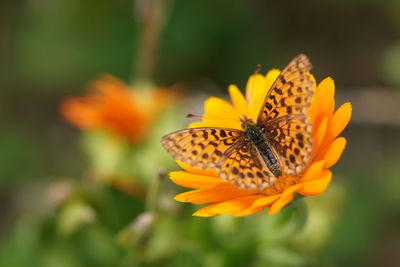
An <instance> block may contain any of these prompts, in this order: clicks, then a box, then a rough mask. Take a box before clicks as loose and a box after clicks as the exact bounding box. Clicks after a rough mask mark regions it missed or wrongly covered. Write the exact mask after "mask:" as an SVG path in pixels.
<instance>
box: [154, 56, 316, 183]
mask: <svg viewBox="0 0 400 267" xmlns="http://www.w3.org/2000/svg"><path fill="white" fill-rule="evenodd" d="M311 69H312V65H311V63H310V61H309V59H308V58H307V56H305V55H303V54H300V55H298V56H296V57H295V58H294V59H293V60H292V61H290V63H289V64H288V65H287V66H286V67H285V68H284V69H283V71H282V72H281V73H280V75H279V76H278V77H277V78H276V80H275V81H274V83H273V84H272V86H271V88H270V89H269V90H268V93H267V95H266V97H265V99H264V102H263V104H262V106H261V110H260V111H259V114H258V117H257V121H256V122H254V121H253V120H251V119H249V118H247V117H245V116H244V115H242V116H241V117H240V121H241V123H242V124H241V128H242V129H241V130H239V129H231V128H223V127H202V128H189V129H184V130H180V131H176V132H173V133H170V134H168V135H166V136H164V137H163V138H162V139H161V144H162V146H163V147H164V148H165V149H166V150H167V152H168V153H170V154H171V155H172V157H174V158H175V159H176V160H179V161H181V162H184V163H188V164H190V165H191V166H193V167H196V168H200V169H215V170H216V171H217V173H218V175H219V177H221V178H222V179H223V180H225V181H228V182H230V183H232V184H233V185H235V186H237V187H239V188H244V189H257V190H260V191H262V190H264V189H265V188H267V187H269V186H272V185H273V184H274V182H275V181H276V179H279V178H280V177H283V176H285V175H297V174H299V173H301V172H302V171H303V170H304V169H305V168H306V166H307V163H308V161H309V159H310V156H311V152H312V149H313V138H312V125H311V123H310V118H309V116H308V114H307V110H308V108H309V106H310V105H311V100H312V97H313V93H314V82H313V80H312V78H311V76H310V74H309V71H310V70H311Z"/></svg>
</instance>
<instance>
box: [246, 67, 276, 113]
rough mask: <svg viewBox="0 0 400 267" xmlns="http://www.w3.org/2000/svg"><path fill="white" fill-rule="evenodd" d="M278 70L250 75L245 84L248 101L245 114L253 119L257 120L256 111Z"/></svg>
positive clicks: (259, 108)
mask: <svg viewBox="0 0 400 267" xmlns="http://www.w3.org/2000/svg"><path fill="white" fill-rule="evenodd" d="M279 73H280V71H279V70H270V71H269V72H268V73H267V75H266V76H265V77H264V76H262V75H260V74H256V75H253V76H251V77H250V79H249V80H248V82H247V86H246V98H247V101H248V102H249V110H248V112H247V116H248V118H249V119H252V120H253V121H257V117H258V113H259V112H260V110H261V106H262V104H263V102H264V98H265V96H266V95H267V93H268V91H269V89H270V88H271V86H272V84H273V82H274V81H275V80H276V78H277V77H278V76H279Z"/></svg>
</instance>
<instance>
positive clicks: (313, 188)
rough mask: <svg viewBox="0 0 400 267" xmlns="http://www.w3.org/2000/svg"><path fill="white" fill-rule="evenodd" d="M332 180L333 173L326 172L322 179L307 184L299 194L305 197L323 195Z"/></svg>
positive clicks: (323, 173)
mask: <svg viewBox="0 0 400 267" xmlns="http://www.w3.org/2000/svg"><path fill="white" fill-rule="evenodd" d="M331 180H332V172H331V171H329V170H324V171H323V172H322V175H321V177H320V178H318V179H316V180H312V181H308V182H305V183H304V184H303V186H302V187H301V188H300V189H299V190H298V192H299V193H300V194H302V195H305V196H314V195H318V194H321V193H323V192H324V191H325V190H326V188H327V187H328V185H329V183H330V182H331Z"/></svg>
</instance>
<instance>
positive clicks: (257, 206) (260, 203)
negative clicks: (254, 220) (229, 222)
mask: <svg viewBox="0 0 400 267" xmlns="http://www.w3.org/2000/svg"><path fill="white" fill-rule="evenodd" d="M279 197H280V195H273V196H264V197H261V198H259V199H257V200H255V201H254V202H253V204H252V205H251V206H250V207H248V208H247V209H244V210H242V211H239V212H236V213H234V216H236V217H240V216H246V215H249V214H252V213H254V212H257V211H260V210H262V209H264V208H265V207H267V206H269V205H271V204H272V203H273V202H275V201H276V200H277V199H279Z"/></svg>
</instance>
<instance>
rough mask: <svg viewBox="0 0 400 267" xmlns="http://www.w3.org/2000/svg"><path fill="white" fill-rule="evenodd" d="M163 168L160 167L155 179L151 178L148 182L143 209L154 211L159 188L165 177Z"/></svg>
mask: <svg viewBox="0 0 400 267" xmlns="http://www.w3.org/2000/svg"><path fill="white" fill-rule="evenodd" d="M165 175H166V174H165V170H164V169H160V171H159V172H158V175H157V177H156V178H155V179H153V180H152V181H151V183H150V186H149V189H148V192H147V195H146V202H145V211H147V212H152V213H156V211H157V206H158V200H159V196H160V189H161V185H162V182H163V180H164V178H165Z"/></svg>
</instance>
